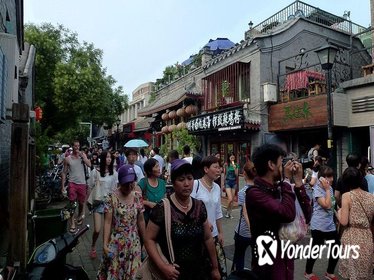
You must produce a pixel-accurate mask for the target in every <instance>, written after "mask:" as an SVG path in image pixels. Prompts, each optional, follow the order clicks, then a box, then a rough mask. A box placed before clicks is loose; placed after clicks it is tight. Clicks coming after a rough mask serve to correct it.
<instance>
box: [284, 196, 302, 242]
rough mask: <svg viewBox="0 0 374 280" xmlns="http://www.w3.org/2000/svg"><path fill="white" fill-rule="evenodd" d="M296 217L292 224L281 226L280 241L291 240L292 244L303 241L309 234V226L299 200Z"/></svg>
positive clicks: (296, 205)
mask: <svg viewBox="0 0 374 280" xmlns="http://www.w3.org/2000/svg"><path fill="white" fill-rule="evenodd" d="M295 210H296V216H295V219H294V220H293V221H292V222H291V223H284V224H281V226H280V228H279V231H278V235H279V239H280V240H289V241H290V242H291V243H296V242H297V241H299V240H301V239H303V238H304V237H305V236H306V234H307V232H308V225H307V223H306V220H305V216H304V213H303V209H302V208H301V206H300V203H299V200H298V199H297V198H296V199H295Z"/></svg>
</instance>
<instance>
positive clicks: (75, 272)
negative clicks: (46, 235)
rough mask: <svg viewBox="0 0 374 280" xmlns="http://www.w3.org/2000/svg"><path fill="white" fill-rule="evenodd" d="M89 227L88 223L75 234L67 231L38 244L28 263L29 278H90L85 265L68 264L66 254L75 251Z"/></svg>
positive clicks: (84, 279) (70, 279) (79, 279)
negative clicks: (84, 267)
mask: <svg viewBox="0 0 374 280" xmlns="http://www.w3.org/2000/svg"><path fill="white" fill-rule="evenodd" d="M89 227H90V226H89V225H86V226H84V227H82V228H81V229H80V230H79V231H78V232H76V233H75V234H71V233H65V234H63V235H60V236H58V237H56V238H52V239H50V240H48V241H46V242H44V243H43V244H41V245H40V246H38V247H37V248H36V249H35V250H34V252H33V254H32V255H31V257H30V260H29V262H28V264H27V271H28V273H27V279H29V280H36V279H56V280H60V279H61V280H89V277H88V274H87V272H86V271H85V270H84V269H83V267H81V266H80V267H75V266H72V265H69V264H66V255H67V254H68V253H70V252H72V251H73V249H74V248H75V246H76V245H77V244H78V240H79V238H80V237H81V236H82V235H83V234H84V233H85V232H86V231H88V229H89Z"/></svg>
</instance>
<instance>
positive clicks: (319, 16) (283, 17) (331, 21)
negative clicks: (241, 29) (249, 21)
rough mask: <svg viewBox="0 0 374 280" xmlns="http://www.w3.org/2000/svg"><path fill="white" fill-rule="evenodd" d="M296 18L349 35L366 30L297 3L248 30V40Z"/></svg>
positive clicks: (327, 13)
mask: <svg viewBox="0 0 374 280" xmlns="http://www.w3.org/2000/svg"><path fill="white" fill-rule="evenodd" d="M295 17H302V18H306V19H308V20H311V21H314V22H317V23H319V24H323V25H326V26H329V27H330V28H334V29H338V30H341V31H344V32H347V33H349V34H357V33H359V32H362V31H364V30H366V28H365V27H363V26H361V25H358V24H356V23H353V22H352V21H350V20H349V19H348V17H340V16H337V15H334V14H331V13H329V12H326V11H323V10H321V9H319V8H316V7H313V6H311V5H308V4H306V3H304V2H301V1H295V2H294V3H292V4H290V5H289V6H287V7H286V8H284V9H283V10H281V11H279V12H278V13H276V14H274V15H273V16H271V17H269V18H268V19H266V20H264V21H263V22H261V23H260V24H258V25H256V26H254V27H253V28H251V29H250V30H248V31H247V32H246V38H249V37H253V36H256V35H261V34H267V33H268V32H269V31H271V30H272V29H274V28H276V27H277V26H279V25H281V24H283V23H285V22H287V21H288V20H292V19H294V18H295Z"/></svg>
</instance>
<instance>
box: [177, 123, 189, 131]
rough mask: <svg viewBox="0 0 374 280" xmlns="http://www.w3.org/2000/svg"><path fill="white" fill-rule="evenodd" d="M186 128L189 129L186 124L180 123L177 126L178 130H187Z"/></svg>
mask: <svg viewBox="0 0 374 280" xmlns="http://www.w3.org/2000/svg"><path fill="white" fill-rule="evenodd" d="M186 127H187V125H186V123H185V122H180V123H178V125H177V128H178V129H183V128H186Z"/></svg>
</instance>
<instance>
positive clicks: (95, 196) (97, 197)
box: [87, 172, 105, 207]
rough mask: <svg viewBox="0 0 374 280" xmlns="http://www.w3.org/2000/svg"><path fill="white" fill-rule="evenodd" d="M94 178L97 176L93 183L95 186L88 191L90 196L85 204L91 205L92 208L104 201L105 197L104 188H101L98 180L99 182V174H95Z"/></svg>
mask: <svg viewBox="0 0 374 280" xmlns="http://www.w3.org/2000/svg"><path fill="white" fill-rule="evenodd" d="M96 176H97V179H96V181H95V186H94V187H93V188H92V190H91V191H90V195H89V196H88V198H87V203H88V204H89V205H91V206H92V207H95V206H97V205H99V204H100V203H102V202H103V201H104V196H105V192H104V188H103V187H101V184H100V180H99V178H100V174H98V172H97V173H96Z"/></svg>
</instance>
